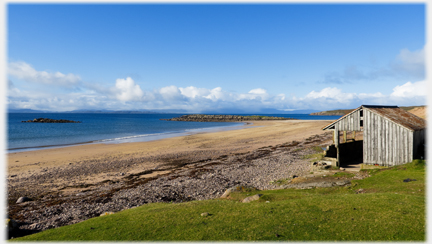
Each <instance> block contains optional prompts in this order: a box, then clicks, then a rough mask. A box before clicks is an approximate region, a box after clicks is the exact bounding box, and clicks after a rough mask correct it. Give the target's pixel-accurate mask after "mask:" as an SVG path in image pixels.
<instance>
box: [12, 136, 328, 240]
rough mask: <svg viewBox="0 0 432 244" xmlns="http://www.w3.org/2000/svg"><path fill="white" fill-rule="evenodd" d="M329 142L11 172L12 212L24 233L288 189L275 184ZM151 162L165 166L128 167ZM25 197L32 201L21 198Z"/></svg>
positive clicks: (302, 168) (318, 139)
mask: <svg viewBox="0 0 432 244" xmlns="http://www.w3.org/2000/svg"><path fill="white" fill-rule="evenodd" d="M331 139H332V134H331V133H325V134H321V135H315V136H311V137H309V138H307V139H306V140H304V141H290V142H287V143H283V144H279V145H275V146H267V147H262V148H258V149H256V150H252V151H249V152H245V153H235V152H231V151H228V150H227V151H216V150H211V149H208V150H197V151H194V152H193V153H191V152H188V153H187V152H184V153H176V154H160V155H159V156H157V157H155V156H148V157H146V156H139V157H137V156H134V155H125V156H123V157H115V158H113V157H107V158H99V159H88V160H86V161H82V162H76V163H70V164H69V165H68V166H66V167H58V168H49V169H46V168H43V169H41V170H40V171H39V172H34V173H31V174H22V175H9V177H8V179H7V184H8V217H9V218H11V219H13V220H14V221H16V222H17V223H18V224H19V231H18V232H15V234H14V235H15V236H20V235H26V234H30V233H34V232H38V231H41V230H46V229H50V228H56V227H59V226H64V225H69V224H74V223H78V222H81V221H83V220H86V219H89V218H92V217H97V216H99V215H101V214H103V213H105V212H118V211H121V210H125V209H129V208H133V207H136V206H141V205H143V204H146V203H152V202H172V203H178V202H184V201H191V200H203V199H211V198H217V197H220V196H221V195H222V194H223V193H224V192H225V190H226V189H228V188H230V187H233V186H238V185H243V186H250V187H255V188H258V189H260V190H266V189H278V188H283V186H281V185H279V184H275V182H277V181H278V180H281V179H285V180H289V179H292V178H294V177H297V176H301V175H308V174H309V172H310V165H311V162H310V161H309V159H307V158H306V157H304V156H305V155H308V154H312V153H316V151H314V149H313V147H316V146H319V147H324V146H327V145H329V144H331ZM151 162H164V163H159V164H158V165H157V166H155V167H153V168H151V169H146V170H143V171H141V172H134V173H129V172H128V168H130V167H132V166H136V165H143V166H144V165H149V163H151ZM143 168H145V167H143ZM92 175H104V176H106V178H105V180H101V181H97V182H93V183H85V184H84V183H82V181H80V179H82V178H84V177H88V176H90V177H91V176H92ZM20 197H27V198H28V200H27V201H22V202H20V203H17V200H18V199H19V198H20Z"/></svg>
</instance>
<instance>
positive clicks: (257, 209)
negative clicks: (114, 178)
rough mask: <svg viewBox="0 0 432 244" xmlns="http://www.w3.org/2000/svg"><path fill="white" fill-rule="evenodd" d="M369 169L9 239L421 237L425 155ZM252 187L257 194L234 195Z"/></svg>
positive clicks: (139, 210) (157, 205)
mask: <svg viewBox="0 0 432 244" xmlns="http://www.w3.org/2000/svg"><path fill="white" fill-rule="evenodd" d="M368 171H369V173H370V174H371V175H372V176H371V177H369V178H365V179H363V180H353V181H352V183H353V184H352V185H351V186H347V187H333V188H315V189H308V190H297V189H284V190H272V191H258V190H251V191H245V192H239V193H232V194H231V195H230V198H231V199H229V200H222V199H214V200H206V201H193V202H186V203H180V204H169V203H152V204H146V205H143V206H141V207H137V208H133V209H129V210H125V211H121V212H118V213H116V214H113V215H108V216H103V217H97V218H92V219H89V220H87V221H84V222H81V223H78V224H74V225H70V226H64V227H61V228H57V229H51V230H47V231H43V232H40V233H37V234H33V235H29V236H26V237H22V238H17V239H13V240H12V241H36V240H38V241H41V240H43V241H50V240H52V241H100V240H104V241H125V240H127V241H145V240H160V241H174V240H175V241H182V240H183V241H216V240H218V241H233V240H238V241H252V240H254V241H255V240H257V241H258V240H261V241H275V240H278V241H280V240H282V241H407V240H409V241H424V240H425V194H424V190H425V163H424V161H414V162H412V163H410V164H406V165H402V166H397V167H393V168H386V169H372V170H368ZM406 178H410V179H416V181H411V182H403V180H404V179H406ZM359 189H363V192H364V193H362V194H356V192H357V191H358V190H359ZM257 193H260V194H263V196H262V197H261V198H260V200H258V201H254V202H251V203H241V202H240V200H242V199H244V198H245V197H247V196H251V195H254V194H257ZM203 212H208V213H210V215H209V216H206V217H203V216H201V215H200V214H201V213H203Z"/></svg>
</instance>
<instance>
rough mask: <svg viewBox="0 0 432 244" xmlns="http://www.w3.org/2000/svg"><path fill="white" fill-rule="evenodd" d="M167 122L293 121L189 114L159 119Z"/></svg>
mask: <svg viewBox="0 0 432 244" xmlns="http://www.w3.org/2000/svg"><path fill="white" fill-rule="evenodd" d="M161 120H167V121H194V122H239V121H252V120H295V119H293V118H284V117H273V116H258V115H253V116H240V115H207V114H189V115H183V116H180V117H176V118H172V119H161Z"/></svg>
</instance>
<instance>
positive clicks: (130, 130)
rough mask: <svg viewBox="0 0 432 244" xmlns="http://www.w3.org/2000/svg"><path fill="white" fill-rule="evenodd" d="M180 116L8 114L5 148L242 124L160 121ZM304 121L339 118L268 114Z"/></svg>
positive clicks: (140, 138)
mask: <svg viewBox="0 0 432 244" xmlns="http://www.w3.org/2000/svg"><path fill="white" fill-rule="evenodd" d="M178 116H181V114H113V113H106V114H104V113H94V114H90V113H82V114H81V113H40V114H39V113H9V114H8V128H7V130H8V138H7V143H8V145H7V148H8V150H9V152H17V151H24V150H36V149H40V148H46V147H52V146H65V145H73V144H79V143H89V142H93V143H101V142H103V143H121V142H133V141H148V140H154V139H160V138H166V137H172V136H177V135H183V134H187V133H196V132H202V131H208V130H215V129H220V128H227V127H228V128H229V127H231V128H235V126H237V127H238V126H239V125H243V123H227V122H205V123H203V122H181V121H163V120H160V119H168V118H173V117H178ZM267 116H278V117H289V118H296V119H305V120H311V119H312V120H317V119H328V120H335V119H338V118H340V116H310V115H306V114H272V115H267ZM34 118H51V119H67V120H75V121H81V122H82V123H64V124H62V123H58V124H57V123H52V124H51V123H22V122H21V121H26V120H29V119H34Z"/></svg>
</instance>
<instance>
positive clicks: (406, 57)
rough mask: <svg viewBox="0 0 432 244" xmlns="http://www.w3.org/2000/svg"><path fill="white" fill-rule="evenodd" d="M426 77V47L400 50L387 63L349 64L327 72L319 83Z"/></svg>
mask: <svg viewBox="0 0 432 244" xmlns="http://www.w3.org/2000/svg"><path fill="white" fill-rule="evenodd" d="M401 77H403V78H409V79H424V77H425V48H424V47H423V48H422V49H420V50H415V51H410V50H409V49H406V48H405V49H402V50H400V52H399V54H398V55H397V56H396V57H395V58H394V59H393V60H391V61H390V62H389V63H388V64H387V65H384V66H381V67H372V68H365V66H362V67H361V66H356V65H349V66H347V67H345V68H344V69H343V70H340V71H333V72H329V73H327V74H326V75H325V76H324V78H323V80H322V81H319V83H327V84H344V83H353V82H356V81H365V82H370V81H376V80H380V79H389V78H391V79H399V78H401Z"/></svg>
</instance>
